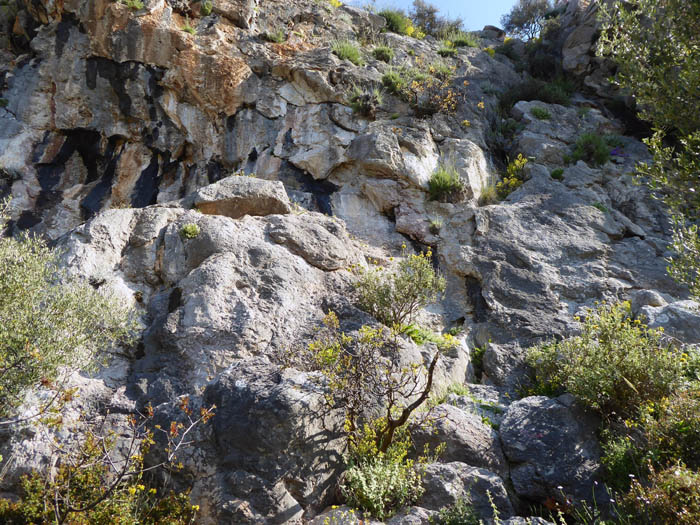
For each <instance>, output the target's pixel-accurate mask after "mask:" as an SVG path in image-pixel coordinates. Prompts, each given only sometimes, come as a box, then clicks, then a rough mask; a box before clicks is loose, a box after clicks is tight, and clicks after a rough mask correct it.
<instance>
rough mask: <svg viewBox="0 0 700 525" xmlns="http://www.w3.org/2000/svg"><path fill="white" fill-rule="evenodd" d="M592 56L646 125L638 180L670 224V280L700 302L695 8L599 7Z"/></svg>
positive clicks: (643, 2) (699, 47)
mask: <svg viewBox="0 0 700 525" xmlns="http://www.w3.org/2000/svg"><path fill="white" fill-rule="evenodd" d="M600 13H601V15H600V16H601V20H602V32H601V36H600V39H599V41H598V54H599V55H600V56H605V57H609V58H611V59H612V60H614V61H615V63H616V64H617V68H618V70H617V74H616V76H615V78H614V79H613V82H614V83H615V84H616V85H617V86H619V87H620V88H622V89H623V90H626V91H628V92H629V93H631V94H632V95H633V96H634V98H635V101H636V103H637V107H638V110H639V116H640V118H642V119H643V120H646V121H648V122H650V123H651V124H652V126H653V127H654V129H655V133H654V135H653V136H652V137H651V138H649V139H647V140H646V144H647V146H649V149H650V151H651V153H652V155H653V163H651V164H647V163H644V164H641V165H640V166H639V173H640V175H642V176H644V177H645V178H646V179H647V181H648V183H649V184H650V186H651V187H652V189H654V190H655V191H656V194H657V196H659V197H660V198H662V199H663V200H664V201H665V202H666V203H667V204H668V205H669V206H670V208H671V210H672V212H673V213H674V214H675V215H676V217H675V221H674V222H675V235H674V242H673V245H672V246H673V248H674V249H675V250H676V252H677V257H676V258H675V259H674V260H673V261H671V265H670V271H671V275H672V276H674V277H675V278H677V279H679V280H680V281H681V282H683V283H684V284H687V285H688V286H689V287H690V289H691V291H692V292H693V293H694V295H695V296H696V297H700V286H699V285H698V281H699V277H700V257H699V254H698V246H700V240H699V239H698V230H697V226H696V225H697V223H698V221H699V220H700V3H698V2H688V1H687V0H625V1H624V2H623V1H620V0H617V1H615V2H612V4H611V5H609V6H606V5H605V4H604V3H601V6H600Z"/></svg>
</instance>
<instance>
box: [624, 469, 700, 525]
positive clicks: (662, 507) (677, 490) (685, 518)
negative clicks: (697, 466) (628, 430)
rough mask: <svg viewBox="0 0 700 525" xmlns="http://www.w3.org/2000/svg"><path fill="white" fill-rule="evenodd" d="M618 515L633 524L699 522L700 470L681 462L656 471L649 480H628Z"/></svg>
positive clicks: (686, 524) (683, 524)
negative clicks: (628, 486) (689, 467)
mask: <svg viewBox="0 0 700 525" xmlns="http://www.w3.org/2000/svg"><path fill="white" fill-rule="evenodd" d="M621 511H622V516H624V518H626V519H627V523H630V524H632V523H633V524H634V525H658V524H677V525H697V524H698V523H700V473H699V472H693V471H692V470H690V469H688V468H686V467H685V466H683V465H682V464H678V465H673V466H670V467H668V468H665V469H663V470H660V471H656V470H655V469H654V468H651V473H650V475H649V480H648V482H646V483H642V482H640V481H639V480H634V481H633V482H632V488H631V489H630V491H629V492H628V493H627V494H626V495H625V496H624V497H623V498H622V501H621Z"/></svg>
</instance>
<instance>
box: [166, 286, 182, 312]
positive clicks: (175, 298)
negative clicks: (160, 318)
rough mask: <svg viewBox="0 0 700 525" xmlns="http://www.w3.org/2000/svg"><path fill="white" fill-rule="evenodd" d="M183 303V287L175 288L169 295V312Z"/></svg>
mask: <svg viewBox="0 0 700 525" xmlns="http://www.w3.org/2000/svg"><path fill="white" fill-rule="evenodd" d="M181 305H182V289H181V288H173V291H172V292H170V296H169V297H168V313H169V314H171V313H173V312H174V311H175V310H177V309H178V308H180V306H181Z"/></svg>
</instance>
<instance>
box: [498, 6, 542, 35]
mask: <svg viewBox="0 0 700 525" xmlns="http://www.w3.org/2000/svg"><path fill="white" fill-rule="evenodd" d="M551 9H552V4H551V2H550V0H518V2H517V3H516V4H515V5H514V6H513V8H512V9H511V10H510V12H509V13H506V14H505V15H503V16H502V17H501V24H502V25H503V29H505V31H506V32H507V33H509V34H511V35H515V36H517V37H521V38H526V39H527V40H532V39H533V38H535V37H536V36H537V35H539V34H540V31H542V28H543V27H544V21H545V15H546V14H547V13H548V12H549V11H550V10H551Z"/></svg>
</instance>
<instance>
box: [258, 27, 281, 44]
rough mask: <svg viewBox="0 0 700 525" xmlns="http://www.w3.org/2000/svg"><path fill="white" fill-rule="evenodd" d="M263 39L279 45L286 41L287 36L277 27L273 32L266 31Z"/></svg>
mask: <svg viewBox="0 0 700 525" xmlns="http://www.w3.org/2000/svg"><path fill="white" fill-rule="evenodd" d="M263 37H264V38H265V40H267V41H268V42H273V43H275V44H281V43H283V42H284V41H286V40H287V35H286V34H285V33H284V29H282V28H281V27H278V28H276V29H274V30H273V31H267V32H265V33H264V34H263Z"/></svg>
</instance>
